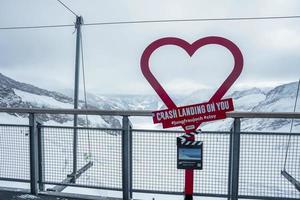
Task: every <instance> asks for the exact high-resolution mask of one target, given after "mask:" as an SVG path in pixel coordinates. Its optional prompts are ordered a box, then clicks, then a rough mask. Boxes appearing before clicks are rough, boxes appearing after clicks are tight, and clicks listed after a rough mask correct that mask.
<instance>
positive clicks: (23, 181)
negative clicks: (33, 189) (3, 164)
mask: <svg viewBox="0 0 300 200" xmlns="http://www.w3.org/2000/svg"><path fill="white" fill-rule="evenodd" d="M0 181H12V182H21V183H30V180H26V179H18V178H5V177H0Z"/></svg>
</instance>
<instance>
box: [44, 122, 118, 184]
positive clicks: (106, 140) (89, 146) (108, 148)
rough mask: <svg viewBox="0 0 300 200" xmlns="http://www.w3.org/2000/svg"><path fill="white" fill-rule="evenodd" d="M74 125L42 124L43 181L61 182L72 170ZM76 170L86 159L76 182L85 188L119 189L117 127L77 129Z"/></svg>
mask: <svg viewBox="0 0 300 200" xmlns="http://www.w3.org/2000/svg"><path fill="white" fill-rule="evenodd" d="M74 130H75V129H74V128H63V127H50V126H42V127H41V131H42V134H43V136H44V141H45V144H44V163H45V171H44V174H45V182H51V183H61V182H62V181H63V180H64V179H66V178H67V177H68V175H70V174H72V172H73V134H74ZM76 130H77V134H78V144H77V145H78V146H77V170H79V169H81V168H82V167H83V166H85V165H86V164H87V163H88V162H92V163H93V166H92V167H91V168H89V169H88V170H87V171H85V172H84V173H83V174H82V175H81V176H80V177H79V178H78V179H77V180H76V184H79V185H82V186H86V187H89V186H91V187H98V188H114V189H121V188H122V170H121V169H122V158H121V147H122V146H121V133H122V131H121V130H110V129H107V130H106V129H96V128H95V129H93V128H78V129H76Z"/></svg>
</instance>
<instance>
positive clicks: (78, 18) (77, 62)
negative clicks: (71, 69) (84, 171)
mask: <svg viewBox="0 0 300 200" xmlns="http://www.w3.org/2000/svg"><path fill="white" fill-rule="evenodd" d="M82 22H83V20H82V17H81V16H76V24H75V28H76V55H75V84H74V109H78V95H79V69H80V40H81V25H82ZM77 123H78V115H77V114H75V115H74V124H73V125H74V134H73V175H74V178H73V180H72V182H73V183H75V182H76V178H75V174H76V172H77V146H78V145H77V144H78V140H77V139H78V134H77V129H76V127H77Z"/></svg>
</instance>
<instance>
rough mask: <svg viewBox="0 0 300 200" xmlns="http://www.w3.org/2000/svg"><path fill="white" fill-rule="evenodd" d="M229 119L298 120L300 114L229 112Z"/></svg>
mask: <svg viewBox="0 0 300 200" xmlns="http://www.w3.org/2000/svg"><path fill="white" fill-rule="evenodd" d="M226 116H227V117H231V118H281V119H300V112H229V113H227V114H226Z"/></svg>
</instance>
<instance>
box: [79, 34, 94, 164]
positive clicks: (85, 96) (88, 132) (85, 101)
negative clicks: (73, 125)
mask: <svg viewBox="0 0 300 200" xmlns="http://www.w3.org/2000/svg"><path fill="white" fill-rule="evenodd" d="M80 35H81V37H80V48H81V66H82V79H83V93H84V104H85V109H87V108H88V104H87V95H86V80H85V67H84V52H83V42H82V30H80ZM85 119H86V126H87V128H89V119H88V116H87V115H85ZM87 136H88V151H89V155H88V159H89V160H90V159H91V156H92V153H91V141H90V131H89V129H88V130H87Z"/></svg>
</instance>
